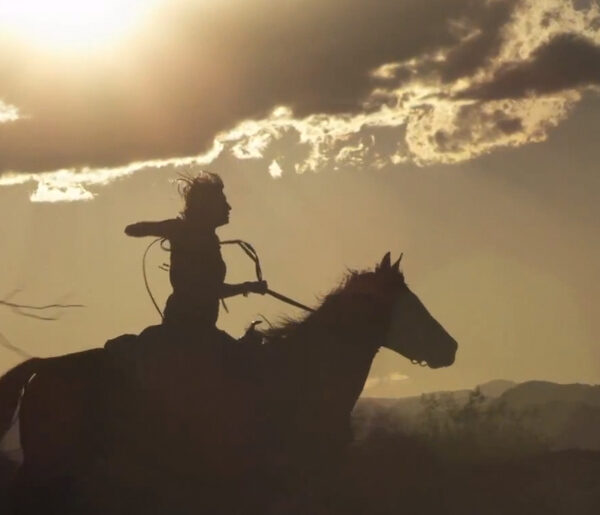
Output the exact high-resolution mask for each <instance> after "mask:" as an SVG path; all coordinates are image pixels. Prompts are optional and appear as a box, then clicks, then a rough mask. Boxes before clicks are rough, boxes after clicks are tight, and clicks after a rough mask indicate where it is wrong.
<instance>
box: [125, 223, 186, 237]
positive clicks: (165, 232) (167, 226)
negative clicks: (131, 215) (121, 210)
mask: <svg viewBox="0 0 600 515" xmlns="http://www.w3.org/2000/svg"><path fill="white" fill-rule="evenodd" d="M173 222H174V220H163V221H162V222H137V223H135V224H131V225H128V226H127V227H125V234H127V236H135V237H142V236H155V237H157V238H169V237H170V235H171V233H172V229H173Z"/></svg>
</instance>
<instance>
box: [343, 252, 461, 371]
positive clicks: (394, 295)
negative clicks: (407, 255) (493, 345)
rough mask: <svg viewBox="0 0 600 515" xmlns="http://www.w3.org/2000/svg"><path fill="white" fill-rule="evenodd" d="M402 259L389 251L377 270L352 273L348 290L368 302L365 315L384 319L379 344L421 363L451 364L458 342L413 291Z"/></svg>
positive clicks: (434, 366) (347, 286) (429, 364)
mask: <svg viewBox="0 0 600 515" xmlns="http://www.w3.org/2000/svg"><path fill="white" fill-rule="evenodd" d="M401 259H402V256H400V258H399V259H398V260H397V261H395V262H394V263H392V260H391V258H390V253H389V252H388V253H387V254H386V255H385V256H384V257H383V259H382V260H381V262H380V263H379V264H378V265H377V267H375V269H374V270H371V271H366V272H362V273H355V274H353V275H352V276H351V277H350V279H349V281H348V283H347V285H346V288H345V291H346V292H347V293H352V294H355V295H356V294H357V293H360V294H362V295H363V297H364V299H365V302H364V304H367V303H368V304H369V310H368V311H363V316H367V317H369V316H371V317H377V318H379V319H380V320H381V319H382V318H383V326H384V328H385V329H384V330H385V333H384V334H383V341H378V342H376V343H375V344H376V345H378V346H383V347H386V348H388V349H391V350H393V351H395V352H397V353H399V354H401V355H403V356H404V357H406V358H408V359H410V360H411V361H412V362H413V363H415V364H420V365H422V366H429V367H431V368H440V367H446V366H449V365H452V363H454V358H455V354H456V350H457V347H458V344H457V343H456V341H455V340H454V338H452V337H451V336H450V335H449V334H448V332H447V331H446V330H445V329H444V328H443V327H442V326H441V324H440V323H439V322H438V321H437V320H436V319H435V318H433V316H431V314H430V313H429V311H428V310H427V308H426V307H425V306H424V305H423V303H422V302H421V301H420V300H419V298H418V297H417V296H416V295H415V294H414V293H413V292H412V291H411V290H410V288H409V287H408V285H407V284H406V281H405V280H404V274H403V273H402V271H401V270H400V260H401Z"/></svg>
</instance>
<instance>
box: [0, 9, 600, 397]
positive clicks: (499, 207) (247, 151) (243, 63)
mask: <svg viewBox="0 0 600 515" xmlns="http://www.w3.org/2000/svg"><path fill="white" fill-rule="evenodd" d="M50 5H51V6H52V8H51V9H50V7H49V6H50ZM266 12H268V13H269V16H266V15H265V13H266ZM599 20H600V7H599V6H598V4H597V2H594V1H573V2H572V1H570V0H567V1H565V0H545V1H544V2H539V1H536V0H522V1H520V2H516V3H515V2H511V1H508V0H497V1H494V2H480V3H475V4H473V2H470V1H468V0H456V1H454V2H447V1H445V0H431V2H365V1H364V0H330V1H328V2H322V1H320V0H290V1H286V2H277V3H274V2H272V0H229V1H227V2H206V1H198V2H193V1H182V2H167V3H164V2H159V1H156V2H152V1H148V0H145V1H143V2H142V1H139V2H138V1H131V2H120V3H117V2H111V1H104V2H97V3H95V2H66V1H56V2H32V1H26V0H22V1H21V2H2V3H1V4H0V25H4V28H3V29H2V28H1V27H0V35H1V36H0V61H1V62H3V78H2V81H1V82H0V205H2V213H3V214H4V217H3V221H2V222H1V223H0V237H1V238H2V241H3V266H2V267H0V285H1V287H0V298H3V297H4V295H9V294H10V293H11V292H13V291H15V290H19V293H17V294H16V297H15V299H16V300H22V301H24V302H29V303H38V304H40V303H41V304H43V303H47V302H54V301H64V302H76V303H79V302H81V303H84V304H86V306H87V307H86V308H85V309H84V310H78V311H73V312H68V313H65V315H64V317H63V318H61V319H60V320H59V321H57V322H53V323H43V322H39V321H35V320H31V319H28V318H24V317H20V316H18V315H16V314H14V313H12V312H11V311H8V310H6V309H3V308H0V332H1V333H2V334H4V336H5V337H7V338H8V339H9V340H10V341H11V342H12V344H14V345H18V346H20V347H22V348H23V349H24V350H26V351H27V352H29V353H31V354H39V355H55V354H60V353H65V352H71V351H75V350H80V349H84V348H89V347H94V346H99V345H102V344H103V342H104V341H105V340H106V339H108V338H111V337H114V336H115V335H118V334H121V333H124V332H138V331H140V330H141V329H142V328H143V327H145V326H146V325H148V324H150V323H156V322H157V320H156V316H155V315H154V313H153V308H152V306H151V304H150V302H149V301H148V299H147V298H146V293H145V291H144V288H143V282H142V279H141V271H140V266H141V261H140V260H141V255H142V253H143V250H144V247H145V243H146V242H142V241H134V240H131V239H128V238H126V237H125V236H124V235H123V233H122V230H123V227H124V226H125V225H126V224H128V223H131V222H134V221H137V220H141V219H160V218H164V217H170V216H175V215H176V214H177V212H178V210H179V209H180V205H179V200H178V198H177V195H176V193H175V189H174V188H173V187H172V185H170V183H169V180H171V179H173V178H174V177H175V176H176V174H177V173H178V172H180V171H182V170H192V171H193V170H195V169H199V168H208V169H210V170H213V171H216V172H218V173H220V174H221V175H222V176H223V179H224V181H225V184H226V193H227V195H228V197H229V199H230V203H231V204H232V206H233V211H232V216H231V223H230V225H229V226H227V227H225V228H223V229H222V231H221V233H220V234H221V236H222V237H223V238H234V237H241V238H243V239H247V240H248V241H250V242H252V243H253V244H254V245H255V246H256V248H257V249H258V250H259V253H260V255H261V258H262V261H263V268H264V272H265V274H266V277H267V279H268V280H269V282H270V284H271V286H272V287H273V288H274V289H276V290H278V291H281V292H282V293H284V294H286V295H290V296H292V297H295V298H298V299H299V300H300V301H303V302H308V303H311V302H313V301H314V299H315V296H317V295H319V294H322V293H325V292H327V291H328V290H329V289H330V288H332V287H334V286H335V285H336V284H337V282H338V281H339V280H340V278H341V276H342V274H343V271H344V270H345V269H346V267H354V268H363V267H369V266H373V265H374V264H375V263H376V262H377V261H378V260H379V259H380V258H381V256H382V255H383V254H384V253H385V252H386V251H388V250H391V251H392V253H393V254H395V255H398V254H399V253H400V252H404V253H405V257H404V259H403V264H404V267H405V272H406V277H407V279H408V282H409V284H410V286H411V287H412V288H413V290H414V291H415V293H417V295H419V296H420V297H421V300H422V301H423V302H424V304H425V305H426V306H428V307H429V308H430V310H431V312H432V313H433V314H434V316H436V317H437V318H438V319H439V321H440V322H441V323H442V324H443V325H444V326H446V327H447V329H448V330H449V331H450V332H451V333H452V334H453V335H454V336H455V337H456V339H457V340H458V342H459V345H460V348H459V353H458V358H457V362H456V364H455V365H454V366H452V367H450V368H449V369H447V370H437V371H432V370H424V369H422V368H420V367H413V366H412V365H410V363H408V362H407V361H406V360H403V359H402V358H399V357H397V356H394V355H391V353H386V352H382V353H380V355H379V356H378V357H377V360H376V362H375V365H374V368H373V372H372V375H371V378H370V382H369V387H370V388H369V389H368V391H367V392H366V393H367V394H369V395H407V394H414V393H419V392H420V391H430V390H437V389H453V388H462V387H465V386H473V385H475V384H477V383H478V382H484V381H487V380H490V379H497V378H505V379H515V380H526V379H533V378H538V379H548V380H553V381H559V382H576V381H582V382H600V349H599V347H598V342H599V341H600V320H598V317H597V314H596V313H595V310H594V306H595V305H596V299H597V298H598V297H599V296H600V286H598V285H599V284H600V281H599V280H598V279H599V278H600V270H599V266H600V265H599V263H600V242H599V241H598V238H597V234H598V229H599V227H598V220H600V202H598V198H599V196H600V176H598V173H597V163H598V161H599V160H600V154H599V152H600V150H599V148H598V145H597V140H598V137H597V135H598V134H599V133H600V125H599V123H600V122H599V120H600V97H599V96H598V91H599V88H600V73H599V70H600V23H599ZM7 28H8V29H10V30H6V29H7ZM225 257H226V261H227V263H228V274H229V275H228V280H230V281H236V280H247V279H249V278H251V277H252V273H253V271H252V266H251V265H250V264H249V263H248V262H247V261H246V259H245V257H244V256H243V255H238V254H237V253H236V252H235V251H232V250H227V252H226V256H225ZM151 260H152V263H151V267H150V269H151V271H152V272H151V274H152V276H151V284H152V285H153V288H155V289H156V293H157V295H158V297H159V299H162V300H164V298H165V297H166V295H168V283H167V281H166V278H165V275H164V273H162V272H160V271H159V270H158V268H157V266H158V265H159V264H160V263H162V262H163V261H164V260H165V256H162V255H160V253H157V254H155V255H152V256H151ZM230 310H231V313H230V314H229V315H227V314H225V313H223V314H222V316H221V318H220V320H219V324H220V325H221V327H223V328H224V329H226V330H228V331H230V332H231V333H232V334H235V335H239V334H241V332H242V331H243V329H244V327H245V326H246V325H247V324H248V322H249V321H250V320H252V319H253V318H255V317H256V316H257V314H258V313H262V314H264V315H266V316H267V317H268V318H269V319H274V320H277V318H278V316H280V315H281V314H284V313H287V314H294V311H293V309H291V308H287V307H285V306H283V305H281V304H278V303H276V302H274V301H270V300H269V299H263V298H256V297H251V298H249V299H236V300H233V301H231V302H230ZM19 359H20V358H19V357H18V356H17V355H15V354H14V353H11V352H9V351H8V350H4V349H2V348H0V369H1V370H4V369H6V368H8V367H9V366H11V365H13V364H15V363H16V362H17V361H18V360H19Z"/></svg>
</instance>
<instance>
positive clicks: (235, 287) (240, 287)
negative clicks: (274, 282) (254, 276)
mask: <svg viewBox="0 0 600 515" xmlns="http://www.w3.org/2000/svg"><path fill="white" fill-rule="evenodd" d="M267 289H268V285H267V281H248V282H245V283H240V284H226V283H225V284H223V285H222V286H221V294H220V295H219V296H220V297H221V298H222V299H226V298H228V297H234V296H235V295H248V293H260V294H261V295H264V294H265V293H266V291H267Z"/></svg>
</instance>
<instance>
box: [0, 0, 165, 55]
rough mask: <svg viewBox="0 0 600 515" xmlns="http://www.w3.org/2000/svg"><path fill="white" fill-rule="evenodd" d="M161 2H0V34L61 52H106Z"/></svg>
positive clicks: (65, 0) (22, 0)
mask: <svg viewBox="0 0 600 515" xmlns="http://www.w3.org/2000/svg"><path fill="white" fill-rule="evenodd" d="M158 2H159V0H127V1H126V2H123V1H121V0H52V1H48V0H13V1H2V2H0V31H1V32H2V33H3V34H4V35H7V34H8V35H10V36H11V37H13V38H16V39H18V40H20V41H24V42H26V43H27V44H30V45H34V46H37V47H42V48H44V49H46V50H54V51H61V52H81V51H83V52H88V51H94V50H99V49H103V48H105V47H106V46H108V45H109V44H111V43H115V42H117V41H119V40H120V39H121V38H123V37H124V36H125V35H126V34H127V33H128V32H130V31H132V30H133V29H134V28H135V26H136V25H137V24H139V23H141V21H142V19H143V17H144V15H147V14H148V13H149V11H150V10H151V9H152V8H153V7H155V6H156V4H157V3H158Z"/></svg>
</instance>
